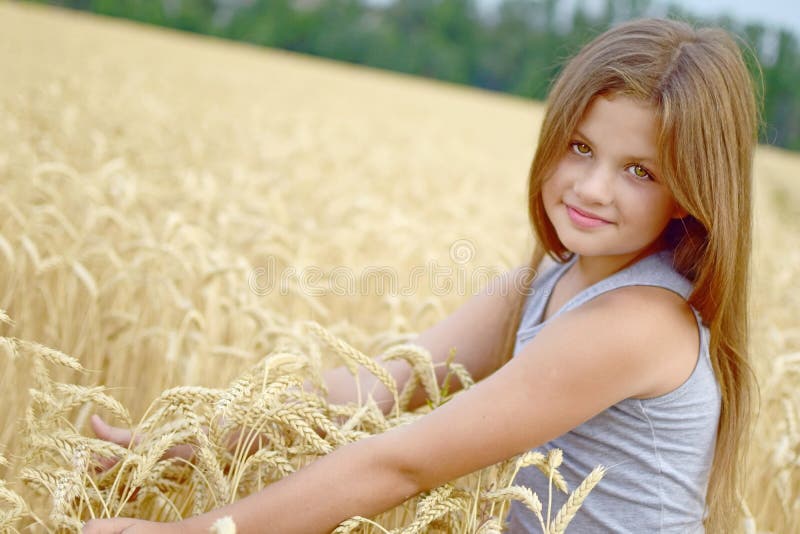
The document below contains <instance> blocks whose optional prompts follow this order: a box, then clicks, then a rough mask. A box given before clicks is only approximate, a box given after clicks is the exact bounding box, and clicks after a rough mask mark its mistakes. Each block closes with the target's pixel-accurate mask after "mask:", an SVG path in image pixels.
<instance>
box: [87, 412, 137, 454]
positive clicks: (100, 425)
mask: <svg viewBox="0 0 800 534" xmlns="http://www.w3.org/2000/svg"><path fill="white" fill-rule="evenodd" d="M89 423H90V424H91V426H92V430H93V431H94V433H95V435H96V436H97V437H98V438H100V439H104V440H106V441H110V442H112V443H116V444H117V445H121V446H123V447H127V446H128V445H130V443H131V436H132V433H131V431H130V430H128V429H127V428H120V427H116V426H111V425H109V424H108V423H106V422H105V421H103V419H102V418H101V417H100V416H99V415H97V414H94V415H92V417H91V418H90V419H89Z"/></svg>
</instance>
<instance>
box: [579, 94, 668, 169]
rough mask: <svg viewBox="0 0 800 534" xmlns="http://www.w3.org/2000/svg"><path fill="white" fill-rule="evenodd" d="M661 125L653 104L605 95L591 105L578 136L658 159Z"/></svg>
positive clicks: (587, 109) (619, 149) (618, 150)
mask: <svg viewBox="0 0 800 534" xmlns="http://www.w3.org/2000/svg"><path fill="white" fill-rule="evenodd" d="M658 126H659V125H658V116H657V113H656V109H655V108H654V107H653V106H652V105H651V104H650V103H648V102H645V101H642V100H640V99H636V98H633V97H630V96H626V95H621V94H614V95H601V96H597V97H595V98H594V99H593V100H592V101H591V102H590V103H589V106H588V107H587V108H586V111H585V112H584V114H583V116H582V117H581V120H580V121H578V124H577V127H576V131H575V133H576V134H577V135H580V136H582V137H585V138H586V140H587V141H588V142H590V143H592V144H594V145H597V146H605V147H608V148H609V150H611V151H614V152H621V151H624V152H625V153H626V154H627V155H631V156H634V155H635V156H637V157H638V158H641V159H645V158H646V159H651V160H655V159H656V158H657V155H658V151H657V147H656V143H657V139H658Z"/></svg>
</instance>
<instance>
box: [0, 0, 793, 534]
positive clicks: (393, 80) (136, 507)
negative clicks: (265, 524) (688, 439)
mask: <svg viewBox="0 0 800 534" xmlns="http://www.w3.org/2000/svg"><path fill="white" fill-rule="evenodd" d="M0 26H1V27H2V30H3V33H4V37H6V40H5V42H8V43H12V42H13V43H14V44H15V45H14V47H7V46H6V47H3V46H0V62H1V63H2V65H3V66H4V78H3V84H2V86H1V87H0V142H1V143H2V146H3V147H4V148H3V151H2V153H0V211H2V213H3V214H4V217H0V256H1V257H2V260H3V261H2V262H0V387H2V388H3V391H4V395H5V397H4V399H5V401H6V402H5V405H4V408H5V409H4V410H3V412H2V413H0V422H2V424H0V449H2V450H3V451H4V454H5V457H6V458H8V461H7V462H0V500H2V501H3V504H6V503H7V504H8V507H5V508H2V512H0V531H5V530H11V531H14V529H17V530H22V529H23V528H27V527H30V529H31V530H33V531H48V529H49V530H51V531H52V530H54V529H56V528H64V529H72V530H74V529H75V528H77V523H76V521H78V520H80V519H86V518H89V517H101V516H110V515H114V514H117V513H119V514H124V515H135V516H140V517H148V518H152V519H158V520H172V519H178V518H181V517H185V516H187V515H191V514H192V513H198V512H202V511H204V510H207V509H208V508H210V507H212V506H214V505H215V504H216V503H217V502H218V501H225V500H231V499H236V498H240V497H242V496H244V495H247V494H249V493H252V492H255V491H258V490H259V489H260V488H262V487H264V486H265V485H267V484H269V483H271V482H273V481H275V480H278V479H280V478H281V477H284V476H286V475H287V474H289V473H292V472H294V471H295V470H297V469H299V468H301V467H302V466H304V465H306V464H307V463H308V462H310V461H313V460H314V459H315V458H317V457H318V456H319V455H320V454H324V453H325V452H326V451H329V450H331V449H332V448H335V447H338V446H341V445H342V444H344V443H349V442H351V441H354V440H357V439H362V438H364V437H366V436H369V435H372V434H375V433H378V432H383V431H386V430H389V429H391V428H393V427H395V426H397V425H400V424H405V423H407V422H409V421H412V420H414V419H415V418H417V417H419V416H420V415H421V414H423V413H425V412H426V411H427V410H429V409H430V408H431V407H432V406H436V405H437V404H438V403H440V402H442V401H443V400H446V398H447V397H448V392H446V391H439V390H438V388H435V387H434V386H433V382H432V377H433V376H434V372H435V369H434V368H433V367H432V366H431V365H429V363H428V362H427V361H426V360H425V358H424V357H423V356H424V355H421V354H419V353H417V352H414V351H415V350H416V349H413V348H409V347H413V346H410V345H408V342H409V341H413V339H414V337H415V335H416V334H417V333H418V332H420V331H422V330H424V329H425V328H427V327H429V326H431V325H432V324H434V323H436V322H437V321H439V320H441V319H443V318H444V317H445V316H446V315H447V314H448V313H449V312H451V311H452V310H454V309H455V308H456V307H457V306H458V305H459V304H460V303H462V302H463V301H464V300H465V299H466V298H467V297H468V296H469V295H471V294H473V293H474V292H475V291H477V290H478V289H480V287H481V286H482V284H483V283H484V282H483V280H485V276H483V274H485V272H488V271H492V272H500V271H503V270H506V269H508V268H510V267H513V266H516V265H519V264H521V263H522V262H524V261H525V259H527V257H528V254H529V252H530V242H531V241H530V237H531V236H530V231H529V229H528V227H527V211H526V209H527V206H526V200H525V199H526V197H525V189H524V188H525V177H526V176H527V170H528V166H529V163H530V161H529V159H530V156H531V154H532V152H533V148H534V146H535V142H536V134H535V132H536V130H537V124H538V123H539V120H540V118H541V109H542V108H541V106H539V105H538V104H534V103H530V102H527V101H524V100H521V99H517V98H511V97H504V96H500V95H495V94H487V93H484V92H481V91H475V90H469V89H464V88H457V87H450V86H445V85H443V84H440V83H432V82H426V81H421V80H416V79H413V78H411V77H407V76H400V75H394V74H389V73H385V72H380V71H374V70H368V69H363V68H360V67H355V66H350V65H341V64H335V63H332V62H328V61H323V60H319V59H311V58H306V57H302V56H298V55H294V54H289V53H285V52H279V51H267V50H258V49H254V48H252V47H245V46H241V45H235V44H230V43H222V42H219V41H214V40H208V39H201V38H198V37H190V36H187V35H183V34H177V33H174V32H166V31H162V30H155V29H152V28H145V27H139V26H135V25H130V24H126V23H123V22H119V21H113V20H110V19H98V18H94V17H88V16H85V15H80V14H76V13H73V12H68V11H62V10H58V9H54V8H43V7H40V6H30V5H25V4H18V3H8V2H6V3H0ZM45 36H46V37H45ZM108 43H115V46H113V47H111V46H108ZM323 87H324V88H325V90H324V91H323V90H319V89H318V88H323ZM431 140H435V142H431ZM755 168H756V176H757V184H756V189H757V196H756V201H757V218H756V234H755V235H756V242H755V246H756V250H755V258H756V262H755V269H754V291H753V295H754V302H753V325H752V326H753V328H752V330H753V343H752V346H753V356H754V359H753V362H754V367H755V371H756V373H757V375H758V377H759V381H760V382H761V384H762V388H761V391H762V402H761V416H760V418H759V420H758V422H757V428H756V431H755V433H754V435H753V436H754V437H753V447H752V454H751V463H750V465H748V466H742V469H743V470H746V471H747V472H748V473H749V474H750V476H749V478H750V481H749V485H748V488H747V493H746V495H745V496H744V497H746V504H745V505H743V517H744V518H745V520H746V521H747V522H746V523H745V525H746V526H747V528H749V529H750V531H754V532H755V531H758V532H761V533H764V532H774V533H782V532H790V531H792V529H793V528H794V527H795V525H797V524H798V523H800V469H798V457H799V456H800V435H798V432H799V431H798V414H797V408H796V407H797V406H798V405H800V389H798V388H797V387H795V386H796V383H797V378H798V376H799V375H800V357H798V354H800V328H798V324H797V316H798V314H800V292H798V291H797V287H796V286H797V284H796V280H797V279H798V278H800V247H798V243H797V237H796V236H797V235H798V231H800V225H798V221H800V210H798V208H797V206H800V187H798V185H797V183H796V179H794V177H795V176H796V175H797V170H798V169H800V158H798V157H797V156H796V155H791V154H787V153H785V152H782V151H779V150H776V149H772V148H769V147H761V148H760V149H759V152H758V154H757V158H756V167H755ZM498 206H500V207H503V209H501V208H496V207H498ZM506 207H507V208H508V209H505V208H506ZM498 236H500V238H498ZM463 240H468V241H469V242H470V243H471V245H472V247H471V248H470V254H468V256H469V257H463V256H457V257H456V256H455V255H453V254H452V253H451V247H452V246H453V244H454V243H457V242H458V243H463ZM423 264H425V265H424V267H425V268H426V269H427V267H428V266H431V267H432V268H436V269H438V270H446V269H449V271H447V272H450V273H451V276H450V278H449V279H448V280H447V282H448V284H445V285H442V284H437V283H436V281H435V277H434V276H432V275H431V273H429V272H427V271H426V272H425V274H424V275H423V276H418V274H419V272H420V269H419V268H420V267H423ZM389 265H390V266H391V268H388V267H387V268H386V269H379V271H380V272H382V273H386V274H387V275H389V276H388V278H387V280H388V281H389V282H392V283H394V284H396V287H395V288H394V289H395V290H391V291H390V290H386V289H385V288H384V290H382V291H381V290H378V289H377V288H376V287H375V286H370V285H369V284H370V283H373V282H375V281H376V278H375V277H373V276H372V274H374V273H375V272H376V269H375V267H376V266H389ZM423 270H424V269H423ZM478 275H480V276H478ZM392 277H393V278H392ZM312 324H315V325H317V326H310V325H312ZM386 354H388V355H390V356H391V357H394V356H396V357H400V358H403V359H406V360H407V361H409V362H410V363H411V365H412V368H413V377H412V380H411V381H410V382H409V385H408V386H407V387H406V388H404V389H402V390H398V388H396V386H394V384H393V383H392V382H391V380H390V377H389V376H387V375H386V374H385V373H384V372H383V371H382V370H381V369H382V368H381V367H380V366H379V361H378V360H372V359H371V358H369V357H368V356H370V355H386ZM393 355H394V356H393ZM343 357H344V359H345V363H347V364H349V365H350V366H351V368H358V367H360V366H367V367H368V368H369V369H368V370H369V372H371V373H372V374H373V375H375V376H376V377H377V378H378V379H379V381H380V382H381V383H382V384H383V385H384V386H386V387H387V388H389V391H390V392H391V393H392V395H394V396H395V398H396V402H395V406H396V408H397V409H396V410H395V411H394V412H393V413H390V414H384V413H383V411H382V410H381V409H380V408H379V407H378V406H377V405H376V404H375V402H374V401H373V399H371V398H369V397H368V396H367V395H366V393H367V392H362V393H364V394H365V395H364V396H365V397H366V398H365V399H364V401H363V402H362V403H361V404H353V405H346V406H343V405H332V404H328V403H327V402H326V401H325V395H324V393H325V392H324V384H323V382H322V371H323V370H324V369H325V368H327V367H330V366H331V365H334V364H339V363H342V361H341V359H342V358H343ZM448 374H449V375H451V378H452V379H454V380H455V379H458V380H459V381H460V382H462V384H464V385H465V386H466V387H469V385H471V384H472V381H471V378H470V377H469V376H468V373H466V370H465V369H463V367H459V366H457V365H451V366H450V368H449V370H448ZM304 384H311V386H312V391H311V392H308V391H304V389H303V385H304ZM101 385H102V386H101ZM392 386H394V389H392ZM416 389H421V390H424V391H425V393H426V394H427V396H428V397H429V398H430V400H431V406H425V407H423V408H422V409H420V410H419V411H417V412H408V411H407V410H406V408H407V406H408V401H409V400H410V397H411V394H412V393H413V392H414V390H416ZM94 411H100V412H103V413H104V414H105V415H108V416H111V417H113V418H114V420H115V421H116V423H117V424H120V425H130V426H131V427H132V428H133V429H134V431H135V434H136V436H137V440H139V441H137V440H134V441H135V442H134V444H132V445H131V446H130V447H127V448H126V447H117V446H113V445H110V444H105V443H102V442H100V441H98V440H96V439H93V438H88V437H86V435H87V433H89V432H90V431H89V430H88V428H87V421H88V416H89V415H90V414H91V413H92V412H94ZM243 429H244V430H243ZM176 443H189V444H190V445H191V446H192V448H193V451H194V452H195V457H194V458H192V459H191V460H186V459H182V458H163V459H162V458H156V456H157V454H156V452H151V454H150V455H148V451H162V450H164V448H165V447H167V446H168V445H170V444H176ZM231 443H234V444H235V447H234V450H233V451H231V450H229V449H228V445H229V444H231ZM257 444H261V445H264V444H266V447H262V448H261V449H260V450H257V451H255V452H253V451H252V449H253V448H254V446H255V445H257ZM251 453H252V454H251ZM564 453H565V456H566V458H567V461H568V459H569V451H564ZM553 454H557V453H553ZM109 457H117V458H119V461H118V463H117V464H116V465H114V466H113V467H112V468H110V469H108V470H106V471H104V472H102V473H98V474H95V473H94V467H95V464H97V463H98V461H99V459H101V458H105V459H108V458H109ZM550 460H551V461H550V462H548V457H545V456H543V455H541V454H539V453H530V454H526V455H523V456H522V457H521V458H518V459H509V460H507V461H506V462H501V463H500V464H498V465H495V466H492V467H489V468H487V469H484V470H482V471H480V472H478V473H473V474H471V475H469V476H466V477H463V478H462V479H459V480H458V481H453V482H452V483H451V484H450V485H448V487H449V488H450V489H449V490H448V491H450V493H449V494H448V497H446V498H445V497H444V493H443V491H444V490H441V491H439V492H436V493H433V495H436V496H437V497H435V499H440V500H436V501H434V500H430V501H427V502H428V504H426V505H424V506H423V505H422V502H423V500H424V499H425V498H426V496H424V495H423V496H420V497H418V498H415V499H411V500H409V501H408V502H406V503H404V504H403V505H402V506H399V507H397V508H396V509H393V510H390V511H387V512H386V513H384V514H381V515H379V516H378V517H374V518H361V519H353V520H351V521H349V522H345V523H344V524H343V527H344V526H347V528H348V529H350V530H348V531H353V532H369V533H375V532H390V531H395V532H399V531H401V530H402V529H405V528H408V527H409V526H410V525H418V526H419V528H421V529H427V530H428V531H430V532H436V531H440V532H446V531H450V532H453V531H457V532H465V533H466V532H484V533H488V532H500V531H502V528H503V522H504V519H505V515H506V514H507V511H508V507H509V499H518V500H523V502H526V503H528V504H532V505H533V506H534V508H535V507H536V505H535V501H533V500H531V499H532V498H528V497H527V494H526V495H525V496H523V494H522V493H520V492H519V490H515V489H508V490H506V491H507V493H499V494H497V495H495V494H492V493H490V492H491V491H501V492H502V491H504V490H505V488H513V479H514V475H515V474H516V472H517V470H518V469H519V468H520V466H522V465H536V466H537V467H538V469H539V470H540V471H541V472H542V474H543V476H545V477H547V478H548V479H550V478H552V483H553V485H554V486H555V490H556V491H564V492H566V490H567V486H566V483H565V481H563V479H562V478H560V476H559V473H558V466H557V465H555V461H556V460H557V458H556V457H554V456H553V457H551V458H550ZM59 477H60V478H59ZM590 478H591V477H590ZM587 484H588V483H587ZM601 484H602V482H601ZM581 488H582V486H578V488H577V489H575V490H574V492H573V495H576V493H578V492H579V491H583V490H585V489H586V486H583V490H582V489H581ZM500 495H502V496H506V497H508V498H504V497H503V498H500V497H499V496H500ZM496 497H497V498H496ZM537 498H541V499H542V500H544V499H545V496H544V495H540V496H537ZM539 504H540V505H541V504H542V501H539ZM577 504H578V497H575V498H574V499H573V501H572V508H568V509H565V510H564V514H562V515H560V516H559V515H557V516H556V518H555V519H554V520H552V522H551V525H550V527H551V529H555V528H561V525H566V521H567V519H568V517H569V513H571V512H570V510H576V509H577ZM542 508H544V507H543V506H542ZM544 512H545V510H542V528H543V530H544V529H545V528H546V524H545V520H546V519H550V518H545V517H544V516H545V515H546V514H545V513H544ZM531 513H534V512H533V511H532V512H531ZM577 513H580V511H578V512H577ZM731 513H737V511H731ZM423 524H425V525H426V526H422V525H423Z"/></svg>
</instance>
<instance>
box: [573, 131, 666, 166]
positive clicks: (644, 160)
mask: <svg viewBox="0 0 800 534" xmlns="http://www.w3.org/2000/svg"><path fill="white" fill-rule="evenodd" d="M575 134H576V135H577V136H578V137H581V138H583V139H585V140H586V143H587V144H588V145H590V146H592V145H594V143H592V140H591V139H590V138H589V136H588V135H586V134H585V133H583V132H582V131H580V130H579V129H577V128H576V129H575ZM629 157H630V159H631V160H634V161H641V162H642V163H647V165H648V166H650V167H654V168H655V167H658V160H657V159H656V158H655V157H652V156H633V155H631V156H629Z"/></svg>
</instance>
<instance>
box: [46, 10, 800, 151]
mask: <svg viewBox="0 0 800 534" xmlns="http://www.w3.org/2000/svg"><path fill="white" fill-rule="evenodd" d="M33 1H37V0H33ZM38 1H39V2H42V3H49V4H55V5H60V6H64V7H69V8H74V9H81V10H86V11H91V12H94V13H98V14H103V15H110V16H115V17H124V18H129V19H133V20H137V21H140V22H145V23H150V24H157V25H161V26H167V27H171V28H176V29H180V30H185V31H190V32H196V33H202V34H208V35H214V36H217V37H221V38H225V39H233V40H238V41H245V42H248V43H253V44H257V45H262V46H268V47H273V48H282V49H286V50H292V51H296V52H302V53H307V54H314V55H318V56H324V57H328V58H333V59H337V60H342V61H347V62H352V63H359V64H363V65H369V66H373V67H378V68H384V69H390V70H395V71H400V72H405V73H409V74H415V75H420V76H427V77H433V78H437V79H441V80H445V81H449V82H454V83H460V84H468V85H474V86H478V87H482V88H486V89H490V90H495V91H503V92H508V93H512V94H515V95H521V96H524V97H529V98H535V99H539V100H542V99H544V98H545V96H546V94H547V89H548V87H549V84H550V83H551V81H552V80H553V78H554V77H555V75H556V74H557V73H558V71H559V69H560V68H561V66H562V65H563V62H564V60H565V59H566V58H568V57H569V56H570V55H571V54H572V53H574V52H576V51H577V50H578V49H579V48H580V46H581V45H582V44H583V43H585V42H586V41H587V40H588V39H590V38H591V37H593V36H594V35H596V34H598V33H600V32H602V31H603V30H605V29H606V28H608V27H609V26H610V25H612V24H614V23H616V22H619V21H622V20H626V19H630V18H634V17H640V16H648V15H651V14H653V13H654V11H655V10H657V9H660V8H659V7H658V6H656V5H654V4H653V2H651V1H650V0H605V2H604V3H602V4H601V5H600V6H599V9H597V8H595V9H592V10H588V9H587V8H586V7H585V5H584V4H583V3H582V2H576V3H575V4H574V7H573V8H572V11H571V12H567V13H565V12H564V9H563V3H562V5H561V6H559V2H558V1H557V0H498V1H497V6H496V8H495V9H492V10H491V12H487V11H485V10H484V11H483V12H481V11H480V10H479V6H478V4H477V3H476V0H371V1H365V0H38ZM595 7H597V6H595ZM655 12H657V13H658V14H661V15H667V16H670V17H678V18H682V19H684V20H689V21H692V22H700V23H711V24H716V25H720V26H723V27H725V28H728V29H729V30H731V31H733V32H734V33H736V34H737V35H739V36H741V37H742V45H743V47H745V48H747V49H748V50H751V51H752V56H751V61H750V63H751V68H752V69H753V72H754V74H756V79H761V78H762V75H763V82H764V83H763V91H760V92H762V97H763V118H764V126H763V128H762V131H761V141H762V142H765V143H769V144H773V145H776V146H780V147H784V148H790V149H794V150H800V90H798V89H797V88H798V87H800V47H798V38H797V36H796V35H795V34H794V33H792V32H790V31H789V30H787V29H775V28H771V27H766V26H764V25H763V24H761V23H757V22H747V21H744V22H743V21H738V20H734V19H731V18H729V17H718V18H715V19H708V18H701V17H698V16H695V15H693V14H692V13H691V12H688V11H686V10H682V9H680V8H678V7H676V6H673V5H670V6H666V7H665V8H663V9H661V11H660V12H659V11H655ZM755 60H757V61H755ZM757 63H758V64H760V66H761V72H762V73H763V74H762V75H759V74H757V72H756V71H757V70H758V67H757Z"/></svg>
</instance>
